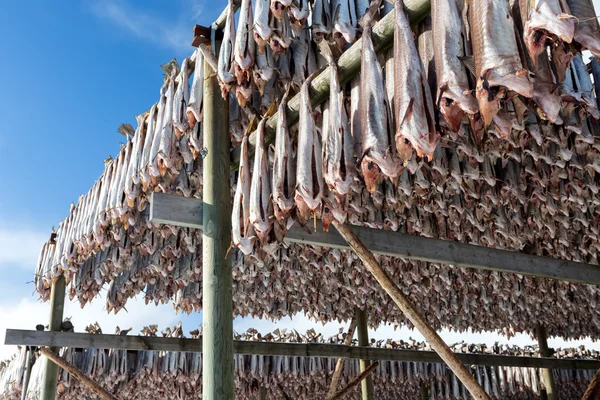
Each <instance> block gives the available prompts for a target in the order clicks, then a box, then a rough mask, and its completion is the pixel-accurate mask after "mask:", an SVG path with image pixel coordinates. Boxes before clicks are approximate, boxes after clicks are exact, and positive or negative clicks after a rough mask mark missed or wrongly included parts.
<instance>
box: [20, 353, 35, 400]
mask: <svg viewBox="0 0 600 400" xmlns="http://www.w3.org/2000/svg"><path fill="white" fill-rule="evenodd" d="M25 358H26V360H27V361H26V362H27V364H25V376H24V377H23V384H22V385H21V400H25V399H26V398H27V388H28V387H29V379H30V378H31V368H32V367H33V347H30V346H27V347H26V354H25Z"/></svg>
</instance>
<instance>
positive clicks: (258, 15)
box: [253, 0, 273, 54]
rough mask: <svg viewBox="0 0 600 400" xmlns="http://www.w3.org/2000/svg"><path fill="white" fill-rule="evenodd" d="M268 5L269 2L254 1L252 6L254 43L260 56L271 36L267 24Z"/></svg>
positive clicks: (271, 32)
mask: <svg viewBox="0 0 600 400" xmlns="http://www.w3.org/2000/svg"><path fill="white" fill-rule="evenodd" d="M269 4H270V0H256V4H255V5H254V29H253V30H254V41H255V42H256V45H257V46H258V52H259V53H260V54H263V53H264V51H265V47H266V45H267V43H268V42H269V40H270V39H271V35H272V34H273V30H272V29H271V26H270V24H269Z"/></svg>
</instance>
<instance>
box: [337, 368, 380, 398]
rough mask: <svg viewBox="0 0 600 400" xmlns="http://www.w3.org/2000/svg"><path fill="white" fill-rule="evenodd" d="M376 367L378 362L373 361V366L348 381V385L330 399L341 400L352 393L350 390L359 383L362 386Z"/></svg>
mask: <svg viewBox="0 0 600 400" xmlns="http://www.w3.org/2000/svg"><path fill="white" fill-rule="evenodd" d="M378 365H379V361H375V362H374V363H373V364H370V365H369V366H368V367H367V368H365V370H364V371H361V373H360V375H358V376H357V377H356V378H354V379H353V380H352V381H350V383H348V385H346V387H345V388H343V389H342V390H340V391H339V392H338V393H336V394H335V395H334V396H333V397H332V398H331V400H339V399H343V398H344V397H345V396H346V395H347V394H348V393H350V392H351V391H352V389H354V387H355V386H356V385H358V384H359V383H360V384H362V383H363V382H364V381H365V379H367V378H369V377H370V376H371V372H373V371H375V368H377V366H378Z"/></svg>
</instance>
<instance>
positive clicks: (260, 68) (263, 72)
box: [253, 47, 275, 96]
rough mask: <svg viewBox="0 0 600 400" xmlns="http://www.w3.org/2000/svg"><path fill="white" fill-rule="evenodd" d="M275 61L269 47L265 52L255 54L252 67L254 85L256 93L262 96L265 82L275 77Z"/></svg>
mask: <svg viewBox="0 0 600 400" xmlns="http://www.w3.org/2000/svg"><path fill="white" fill-rule="evenodd" d="M274 72H275V60H274V59H273V52H272V51H271V48H270V47H267V48H266V50H265V51H263V52H262V54H261V53H258V54H256V64H255V65H254V79H253V80H254V84H255V85H256V87H257V89H258V92H259V93H260V95H261V96H262V95H263V93H264V91H265V86H266V85H267V82H269V81H270V80H271V78H273V77H274V76H275V74H274Z"/></svg>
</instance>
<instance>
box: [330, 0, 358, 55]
mask: <svg viewBox="0 0 600 400" xmlns="http://www.w3.org/2000/svg"><path fill="white" fill-rule="evenodd" d="M331 8H332V13H333V39H334V40H335V41H336V43H337V44H338V47H339V48H340V49H341V50H343V49H344V47H345V46H346V44H348V43H354V40H355V38H356V26H357V25H358V23H357V19H356V4H355V3H354V0H332V3H331Z"/></svg>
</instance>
